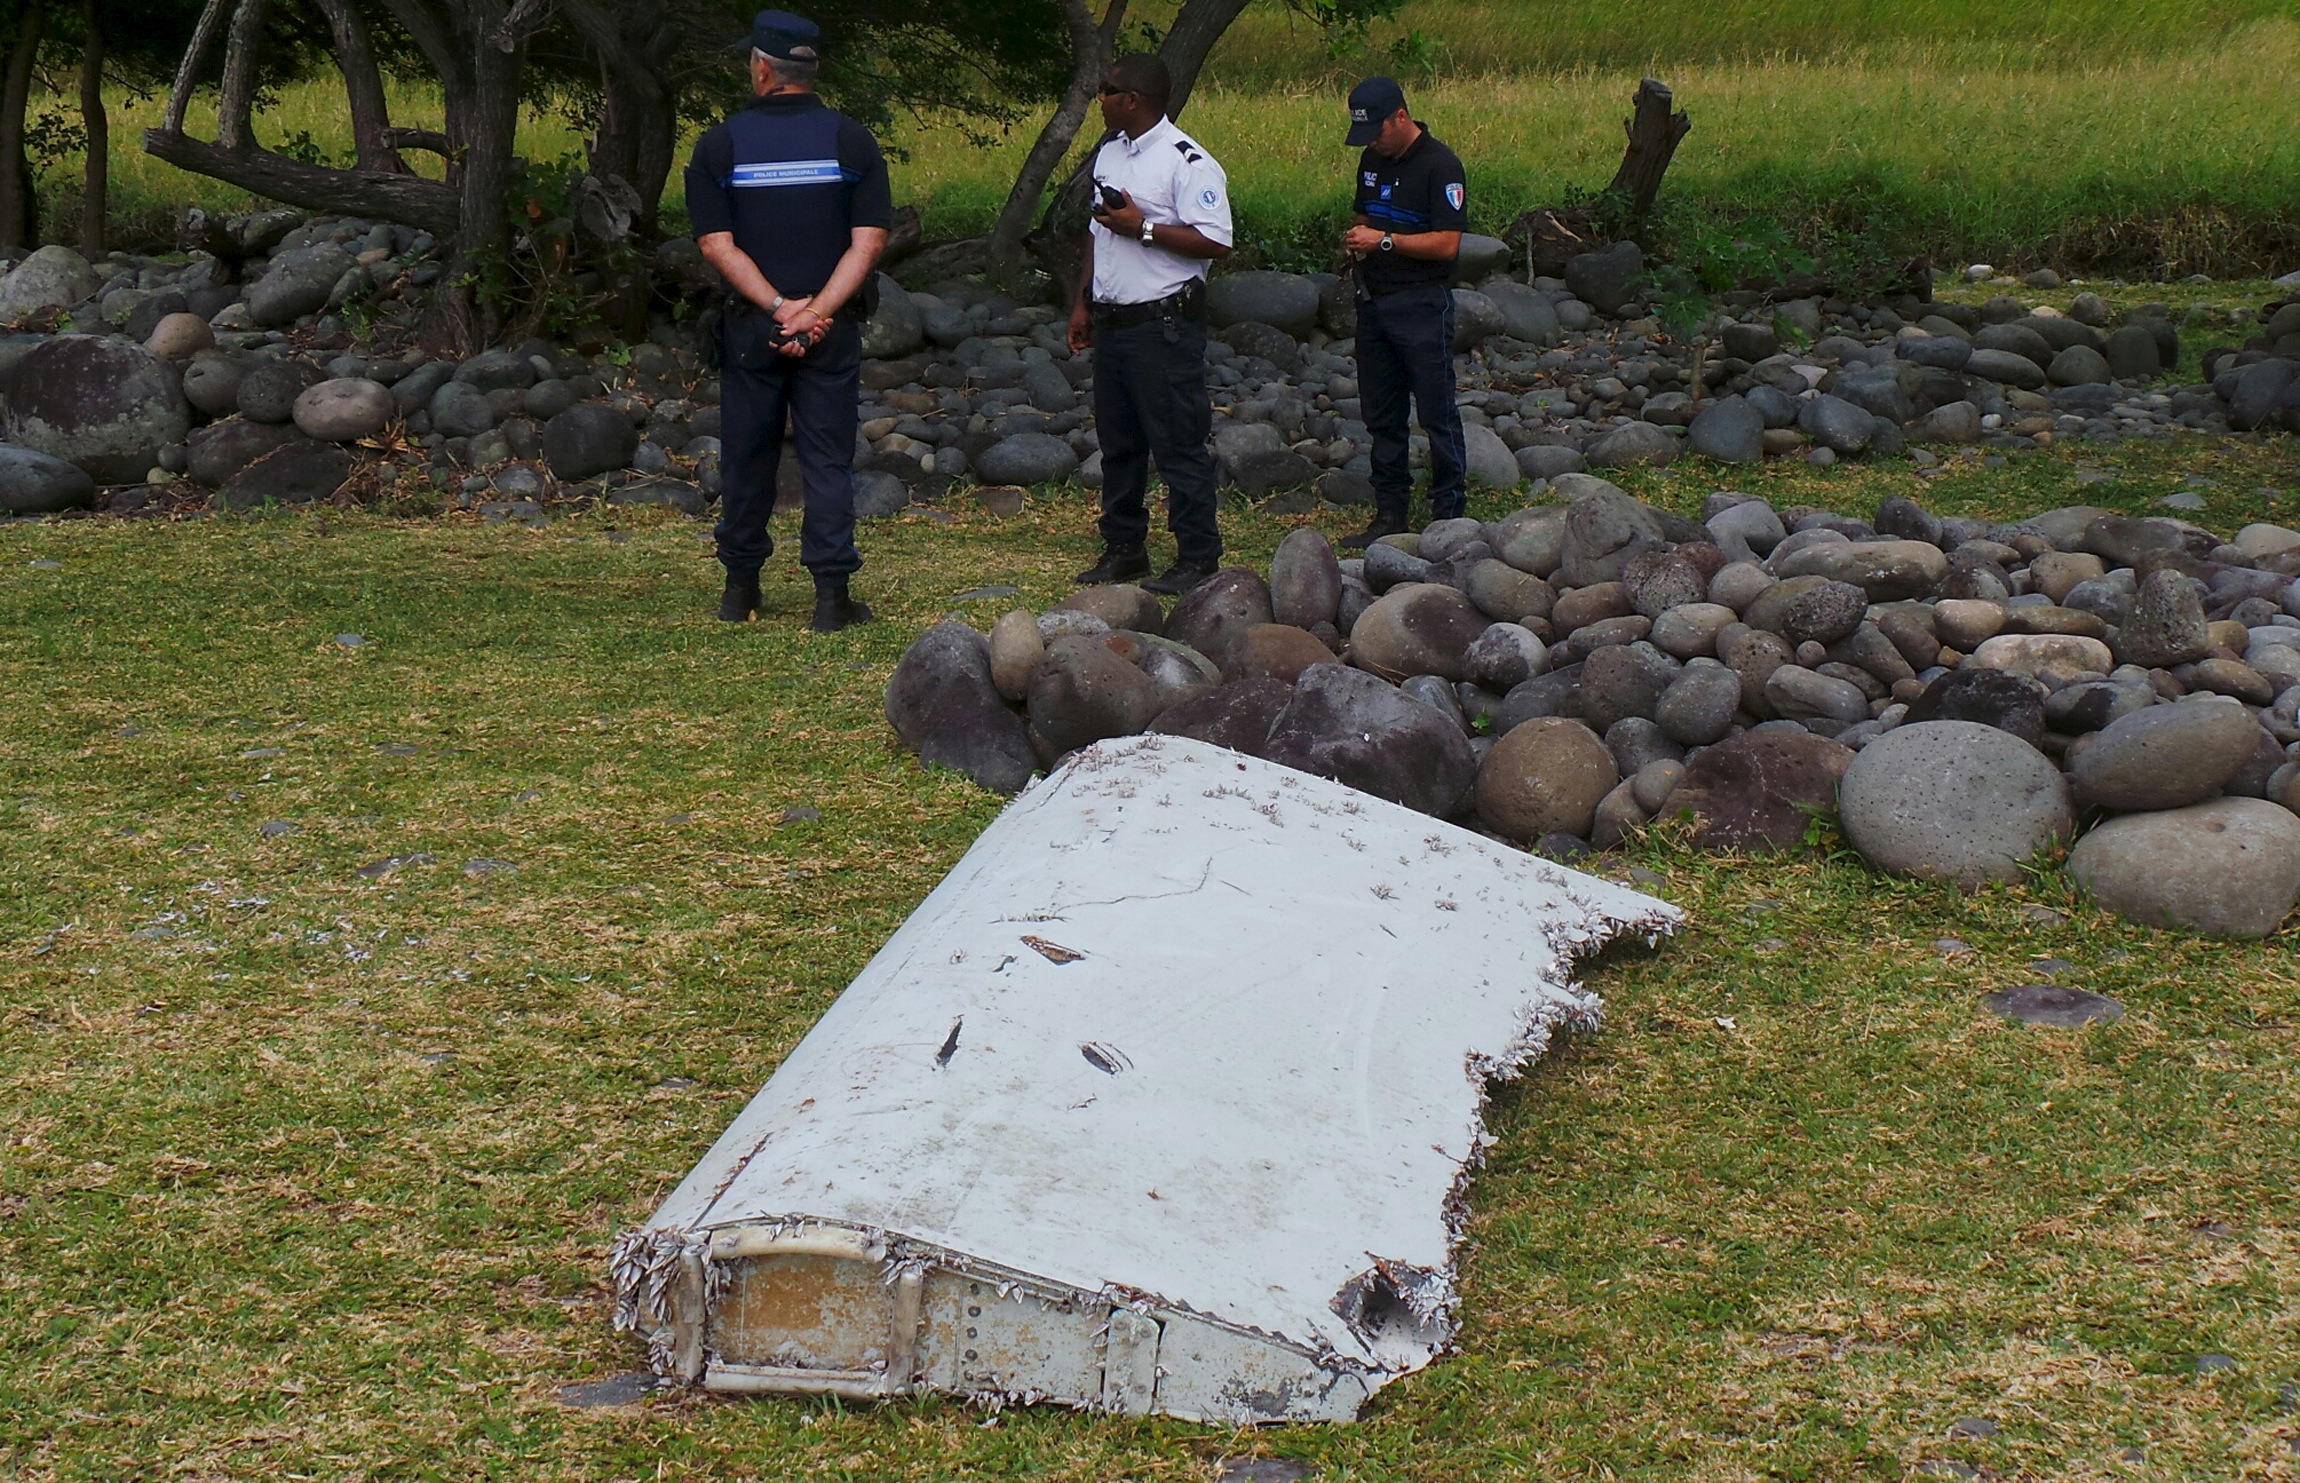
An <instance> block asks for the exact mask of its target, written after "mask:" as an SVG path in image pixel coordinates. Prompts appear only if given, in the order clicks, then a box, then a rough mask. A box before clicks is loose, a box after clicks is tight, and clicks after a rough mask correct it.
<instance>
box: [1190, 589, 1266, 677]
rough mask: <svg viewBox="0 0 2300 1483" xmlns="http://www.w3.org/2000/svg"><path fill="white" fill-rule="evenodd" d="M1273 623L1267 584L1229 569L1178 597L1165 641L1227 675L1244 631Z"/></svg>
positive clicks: (1244, 633)
mask: <svg viewBox="0 0 2300 1483" xmlns="http://www.w3.org/2000/svg"><path fill="white" fill-rule="evenodd" d="M1274 621H1276V615H1275V614H1274V613H1273V612H1272V611H1271V608H1270V584H1269V583H1267V582H1265V581H1263V580H1262V574H1261V573H1259V572H1257V571H1255V570H1254V569H1253V568H1251V567H1243V566H1230V567H1224V568H1223V569H1222V570H1220V571H1218V572H1216V573H1214V575H1213V576H1211V577H1208V578H1207V579H1206V580H1205V581H1203V582H1200V583H1199V584H1198V585H1197V586H1195V587H1193V588H1191V589H1190V590H1189V591H1188V592H1185V593H1183V594H1182V597H1181V599H1180V600H1179V601H1178V602H1176V603H1175V604H1174V611H1173V612H1171V613H1169V614H1167V615H1166V637H1168V638H1170V639H1172V640H1174V642H1176V643H1178V644H1185V645H1187V646H1189V647H1190V648H1192V649H1195V650H1197V651H1198V652H1199V653H1200V654H1203V655H1205V656H1206V657H1207V658H1208V659H1210V660H1212V661H1213V662H1214V664H1215V665H1216V666H1217V667H1218V668H1220V669H1221V670H1223V671H1224V672H1225V673H1227V672H1228V671H1229V669H1230V668H1231V660H1232V657H1233V651H1235V650H1236V648H1237V646H1238V644H1239V642H1240V641H1241V640H1242V639H1244V637H1245V635H1246V630H1247V629H1249V628H1253V627H1255V626H1257V625H1259V624H1263V623H1270V622H1274Z"/></svg>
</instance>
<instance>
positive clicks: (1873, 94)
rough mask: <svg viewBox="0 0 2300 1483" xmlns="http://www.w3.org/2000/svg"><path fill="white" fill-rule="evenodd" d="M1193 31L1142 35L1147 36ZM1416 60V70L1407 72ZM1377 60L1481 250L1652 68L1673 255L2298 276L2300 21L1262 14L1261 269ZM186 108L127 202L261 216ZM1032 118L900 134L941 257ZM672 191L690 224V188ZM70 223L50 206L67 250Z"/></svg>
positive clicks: (64, 187)
mask: <svg viewBox="0 0 2300 1483" xmlns="http://www.w3.org/2000/svg"><path fill="white" fill-rule="evenodd" d="M1171 10H1172V6H1171V4H1159V3H1152V4H1150V5H1149V6H1148V7H1147V8H1138V9H1137V10H1136V11H1134V12H1131V13H1130V14H1131V15H1132V16H1133V17H1134V18H1135V19H1137V20H1140V21H1145V22H1148V23H1151V24H1153V25H1155V24H1157V23H1159V22H1160V21H1162V20H1163V19H1165V18H1168V17H1169V15H1170V12H1171ZM1417 37H1418V38H1419V39H1418V40H1413V39H1412V38H1417ZM1401 38H1407V43H1406V44H1407V45H1408V46H1409V47H1410V48H1411V49H1412V50H1413V51H1414V55H1413V56H1409V57H1406V58H1404V59H1402V60H1400V59H1396V58H1394V57H1393V52H1394V51H1395V49H1396V48H1397V47H1398V46H1399V44H1400V40H1401ZM1140 39H1141V38H1140V37H1139V36H1137V37H1136V38H1135V40H1136V41H1137V42H1139V41H1140ZM1378 68H1393V69H1395V70H1397V71H1399V72H1401V73H1402V74H1403V75H1404V76H1405V78H1406V80H1407V83H1408V86H1409V88H1410V89H1411V95H1412V97H1413V100H1414V104H1415V108H1416V111H1417V113H1418V114H1420V115H1421V116H1423V117H1425V118H1426V119H1428V121H1429V122H1430V123H1431V124H1432V125H1433V126H1434V127H1435V128H1436V129H1437V130H1438V131H1439V133H1440V134H1442V135H1443V136H1444V137H1445V138H1446V139H1447V140H1448V142H1450V143H1451V144H1453V145H1454V146H1455V147H1456V148H1457V149H1458V150H1459V151H1460V152H1461V154H1462V156H1463V158H1464V160H1465V161H1466V163H1467V165H1468V168H1469V172H1470V182H1469V183H1470V187H1471V196H1472V214H1473V217H1474V218H1475V221H1476V224H1477V225H1478V226H1479V227H1480V229H1482V230H1486V231H1498V230H1500V229H1501V228H1502V227H1503V226H1504V225H1506V224H1507V223H1508V222H1509V221H1510V220H1512V219H1513V218H1514V217H1515V216H1516V215H1517V213H1518V212H1520V211H1522V210H1524V209H1525V208H1526V207H1528V206H1532V205H1556V204H1560V203H1562V202H1565V201H1567V200H1569V199H1570V198H1571V197H1572V195H1573V193H1574V192H1576V191H1590V190H1594V189H1596V188H1597V187H1599V186H1602V185H1604V184H1605V183H1606V182H1607V181H1608V180H1610V179H1611V178H1612V174H1613V170H1614V167H1615V165H1616V164H1618V162H1619V160H1620V155H1621V145H1622V136H1621V130H1620V122H1619V121H1620V119H1621V118H1622V117H1623V116H1624V115H1625V114H1626V112H1627V111H1628V104H1629V98H1630V94H1631V92H1632V90H1633V89H1634V88H1635V86H1636V83H1637V79H1638V77H1639V76H1640V75H1642V74H1645V73H1651V74H1654V75H1657V76H1659V77H1661V78H1663V79H1665V80H1666V81H1668V82H1670V83H1671V84H1673V85H1674V86H1675V88H1676V91H1677V98H1678V102H1679V105H1680V106H1681V107H1683V108H1684V109H1685V110H1687V112H1689V113H1690V115H1691V116H1692V119H1693V132H1692V134H1691V135H1690V136H1689V137H1688V138H1687V139H1686V141H1685V143H1684V144H1683V145H1682V146H1681V148H1680V149H1679V151H1678V154H1677V157H1676V161H1675V163H1674V165H1673V167H1672V169H1671V171H1670V174H1669V183H1668V187H1667V190H1666V192H1665V194H1664V197H1663V207H1664V211H1663V216H1662V219H1661V221H1660V222H1659V223H1658V225H1657V227H1656V231H1657V233H1658V236H1659V238H1660V240H1661V241H1662V243H1663V245H1665V246H1667V247H1668V248H1670V249H1671V250H1672V251H1674V252H1676V253H1677V254H1679V255H1680V257H1681V258H1698V257H1700V256H1702V255H1704V254H1714V253H1716V252H1718V251H1719V250H1721V249H1723V248H1724V247H1725V246H1726V245H1727V243H1728V242H1729V241H1730V240H1731V239H1733V238H1735V237H1744V238H1753V239H1755V240H1756V241H1757V242H1758V243H1759V244H1760V245H1761V246H1765V247H1769V248H1770V247H1776V246H1778V247H1780V248H1783V249H1786V248H1787V247H1788V246H1790V245H1791V244H1795V245H1797V246H1800V247H1802V248H1807V249H1810V248H1815V247H1820V248H1825V249H1828V250H1830V251H1832V252H1835V253H1837V254H1839V255H1841V256H1846V257H1852V256H1858V255H1860V254H1863V253H1881V254H1887V255H1893V256H1900V257H1905V256H1907V255H1909V254H1912V253H1915V252H1918V251H1926V252H1930V253H1932V254H1934V256H1935V260H1936V261H1938V262H1952V261H1954V262H1962V261H1966V260H1970V259H1973V258H1984V259H1987V260H1990V261H1994V262H1998V263H2006V262H2018V263H2020V264H2022V265H2024V266H2033V265H2036V264H2040V263H2042V264H2048V265H2052V266H2057V267H2060V268H2062V269H2064V270H2066V269H2082V270H2091V269H2095V268H2097V269H2100V270H2102V271H2119V272H2125V273H2130V274H2147V275H2149V276H2167V277H2177V276H2183V275H2186V274H2188V273H2192V272H2197V271H2204V272H2209V273H2212V274H2214V275H2215V276H2220V277H2229V276H2272V275H2274V274H2279V273H2284V272H2289V271H2291V270H2292V269H2293V268H2295V267H2300V207H2296V206H2295V204H2294V203H2295V202H2296V201H2300V87H2296V86H2294V84H2293V79H2294V78H2295V77H2296V76H2300V14H2296V13H2295V12H2294V10H2293V8H2292V6H2291V4H2290V3H2289V0H2225V3H2218V4H2204V3H2201V0H2133V3H2122V4H2111V3H2109V0H2056V3H2053V4H2047V5H2043V6H2010V7H2008V6H1994V7H1989V6H1982V5H1979V4H1976V3H1974V0H1912V3H1906V4H1891V5H1887V4H1884V3H1882V0H1858V3H1846V4H1837V3H1829V4H1823V3H1821V0H1769V3H1765V4H1757V5H1736V6H1719V5H1716V4H1713V3H1698V4H1697V3H1694V0H1640V3H1638V4H1635V5H1628V6H1624V5H1621V4H1618V3H1612V0H1608V3H1602V4H1601V3H1597V0H1563V3H1560V4H1557V5H1543V6H1538V7H1537V6H1533V5H1530V4H1527V3H1525V0H1504V3H1492V4H1476V3H1471V0H1413V3H1410V4H1408V5H1407V6H1406V7H1405V9H1404V11H1403V12H1402V13H1401V15H1400V17H1399V19H1398V20H1397V22H1396V23H1394V24H1385V25H1383V26H1380V27H1377V28H1375V30H1374V31H1373V32H1372V33H1371V35H1370V36H1369V38H1368V44H1367V46H1366V48H1365V49H1363V50H1361V51H1360V52H1357V53H1355V54H1352V55H1348V56H1341V57H1337V56H1334V55H1332V54H1331V53H1330V52H1329V50H1328V48H1327V45H1326V42H1325V40H1324V39H1323V38H1322V37H1321V36H1320V35H1319V33H1318V32H1317V31H1316V29H1315V28H1314V27H1311V26H1309V25H1308V24H1307V23H1306V22H1304V21H1302V20H1301V19H1300V18H1299V17H1298V16H1297V15H1295V14H1294V13H1293V12H1291V11H1289V10H1288V9H1286V8H1285V7H1283V6H1281V5H1278V4H1276V3H1275V0H1264V3H1263V4H1261V5H1258V6H1255V7H1254V8H1252V9H1250V10H1249V11H1248V12H1247V13H1246V15H1245V16H1244V17H1243V18H1242V19H1241V20H1240V21H1239V22H1238V24H1237V26H1236V27H1235V28H1234V29H1233V32H1232V34H1231V35H1230V36H1229V37H1228V38H1227V39H1226V40H1225V42H1224V43H1223V45H1222V47H1221V48H1220V49H1219V50H1218V51H1217V52H1216V54H1215V57H1214V59H1213V61H1212V63H1211V64H1210V66H1209V69H1208V72H1207V76H1206V79H1205V82H1204V85H1203V86H1202V87H1201V89H1200V91H1199V93H1198V95H1197V96H1196V98H1195V99H1194V100H1193V101H1192V102H1191V104H1190V105H1189V108H1188V109H1187V111H1186V112H1185V114H1184V122H1185V124H1186V125H1187V126H1188V127H1189V128H1190V129H1191V130H1192V131H1193V132H1194V133H1195V134H1196V135H1197V136H1198V137H1199V138H1200V139H1201V140H1202V141H1203V142H1204V143H1205V144H1206V145H1207V146H1208V147H1209V148H1210V149H1212V150H1213V152H1214V153H1215V155H1216V156H1217V157H1218V158H1220V159H1221V160H1222V161H1223V163H1224V164H1225V165H1226V166H1227V168H1228V170H1229V174H1230V179H1231V184H1232V194H1233V197H1234V199H1235V201H1236V206H1237V212H1238V217H1239V222H1240V233H1241V240H1242V241H1243V242H1244V243H1246V244H1248V245H1250V246H1252V247H1253V248H1255V249H1256V251H1255V253H1254V257H1255V258H1256V259H1258V260H1261V261H1264V262H1267V263H1276V264H1280V265H1284V266H1290V267H1323V266H1326V265H1327V264H1326V262H1325V259H1326V257H1327V256H1328V255H1329V253H1330V240H1329V239H1330V238H1331V237H1332V236H1333V234H1334V233H1335V232H1336V231H1338V230H1339V227H1340V225H1341V224H1342V221H1343V217H1344V215H1345V214H1346V211H1347V207H1348V202H1349V171H1350V169H1351V162H1352V160H1353V159H1354V155H1353V154H1352V152H1351V151H1348V150H1346V149H1344V148H1343V147H1342V146H1341V144H1340V142H1339V141H1340V138H1341V135H1342V132H1343V127H1344V126H1343V123H1342V114H1341V108H1342V103H1341V99H1342V94H1343V92H1344V90H1345V89H1346V88H1347V86H1348V84H1349V82H1350V80H1352V79H1353V78H1354V77H1356V76H1357V75H1359V74H1360V73H1362V72H1364V71H1368V70H1374V69H1378ZM393 93H394V101H393V109H394V116H395V118H396V120H397V121H398V122H400V123H403V124H411V125H412V124H421V125H427V126H430V127H438V126H439V123H440V119H439V107H440V105H439V101H438V98H437V95H436V92H434V91H433V90H431V89H430V88H428V87H427V86H425V85H422V84H420V83H415V82H407V83H401V84H397V85H395V86H394V88H393ZM833 101H836V100H835V99H834V100H833ZM163 107H164V100H163V99H161V98H145V99H141V100H138V99H132V98H129V97H126V96H116V97H115V99H114V103H113V114H114V116H113V123H112V130H113V137H114V139H115V141H117V143H118V146H119V147H118V148H117V150H116V152H115V163H114V173H113V193H114V208H115V212H116V214H117V215H118V216H119V217H120V218H121V219H122V221H123V222H124V223H127V222H133V223H135V224H137V225H138V226H139V228H140V229H141V230H142V231H143V232H145V233H146V234H157V235H158V236H159V237H162V238H164V237H165V236H166V235H167V233H168V231H169V230H170V224H171V223H172V221H173V218H174V215H175V213H176V212H177V211H179V210H180V209H181V207H182V206H183V204H184V203H185V202H187V201H194V202H200V203H204V204H207V205H209V206H211V207H216V208H219V209H241V208H245V207H246V206H248V205H249V204H250V201H249V198H248V197H247V196H246V195H245V194H244V193H242V192H238V191H236V190H234V189H232V188H231V187H228V186H224V185H222V184H221V183H219V182H216V181H212V180H206V179H203V178H200V177H196V176H190V175H186V174H184V173H183V172H181V171H178V170H176V169H174V168H173V167H171V166H167V165H164V164H161V163H160V162H158V161H156V160H153V159H151V158H150V157H149V156H146V155H144V154H142V153H141V152H140V150H139V148H138V147H137V144H138V140H139V139H140V135H141V131H142V129H143V128H145V127H146V126H148V125H150V124H153V123H156V122H157V121H158V118H159V115H160V113H161V111H162V109H163ZM210 111H212V100H203V102H202V104H201V105H199V106H195V108H194V109H193V111H192V115H191V126H192V128H193V130H194V131H195V132H198V133H202V134H203V136H204V134H205V132H206V131H209V130H211V129H212V123H211V122H210V120H209V116H208V115H209V112H210ZM1036 127H1037V121H1036V119H1035V118H1034V119H1032V120H1031V121H1030V122H1029V123H1028V124H1027V125H1025V126H1023V127H1021V128H1018V129H1016V130H1014V131H1013V132H1012V133H1010V134H1009V135H1008V136H1007V137H1006V138H1005V139H1004V141H1003V142H1001V143H997V144H994V145H992V146H991V147H988V148H984V147H980V146H979V145H978V144H977V143H976V142H975V140H974V139H972V138H971V137H970V136H969V131H967V130H963V129H961V128H959V127H957V126H955V125H954V124H953V123H952V121H950V120H948V119H944V118H939V117H933V116H929V117H926V118H923V119H916V120H912V119H904V120H902V121H901V122H900V123H899V124H898V126H897V127H896V128H894V129H893V130H891V131H890V133H889V135H888V142H889V143H890V144H891V145H894V146H896V147H897V148H898V149H899V150H901V151H902V152H903V154H904V158H903V159H901V160H900V161H899V162H898V163H897V165H896V167H895V188H896V196H897V199H898V200H901V201H906V202H911V203H914V204H916V205H918V206H919V207H920V208H921V210H922V212H923V214H924V217H925V221H926V226H927V230H928V232H929V234H930V235H932V236H938V237H939V236H962V235H967V234H971V233H976V232H981V231H985V230H987V229H988V227H989V225H990V222H991V221H992V219H993V218H994V217H995V216H996V213H997V211H998V208H999V205H1000V204H1001V203H1002V202H1003V201H1004V199H1005V195H1006V191H1007V189H1008V187H1009V185H1010V184H1011V182H1012V180H1013V178H1014V171H1015V169H1016V167H1017V166H1018V165H1019V164H1020V162H1021V159H1022V156H1023V154H1024V152H1025V151H1026V150H1027V149H1028V148H1029V145H1030V142H1031V140H1032V138H1033V137H1034V136H1035V130H1036ZM257 129H258V133H259V135H260V136H261V137H262V138H263V139H264V140H265V141H266V142H268V143H272V144H278V143H280V142H282V141H286V140H292V139H296V138H297V137H299V136H304V135H308V136H309V138H310V140H311V142H312V143H313V145H315V146H316V147H317V148H319V149H321V150H322V151H324V152H327V153H329V154H331V155H334V156H338V157H342V156H346V155H348V151H349V142H350V135H349V123H348V119H347V117H346V115H345V111H344V105H343V98H342V93H341V90H340V87H339V86H337V85H335V84H334V83H333V82H332V81H329V80H325V79H322V80H315V81H311V82H306V83H300V84H295V85H291V86H288V87H285V88H283V89H281V90H280V92H279V94H278V96H277V98H276V100H275V101H274V103H273V105H272V106H271V107H269V108H267V109H266V110H265V111H264V112H263V113H262V115H261V116H259V118H258V120H257ZM581 146H582V138H581V132H580V131H579V130H578V129H576V128H574V127H573V126H572V125H570V124H569V123H568V122H567V121H566V120H565V119H564V118H561V117H559V116H558V115H556V114H554V113H551V112H548V111H543V110H537V111H534V112H532V113H531V114H530V116H529V117H528V118H527V120H526V121H525V124H524V126H523V129H522V134H521V148H522V149H523V150H525V151H526V152H527V153H528V154H529V155H530V156H531V157H533V158H535V159H538V160H551V159H557V158H560V157H563V156H567V155H570V154H575V153H577V152H579V151H580V149H581ZM680 158H681V161H682V162H683V161H684V158H685V151H684V149H682V151H681V155H680ZM411 159H412V160H413V161H414V163H415V164H416V165H417V166H418V167H419V168H423V169H426V170H430V169H434V168H436V161H434V160H432V159H431V158H430V157H428V156H423V155H420V154H419V155H415V156H411ZM78 170H79V164H78V161H77V159H76V158H64V159H59V160H56V161H54V162H53V163H52V164H51V166H50V167H49V169H48V172H47V177H46V178H47V180H48V182H49V185H50V187H51V189H52V190H53V191H54V192H57V193H59V194H58V198H57V201H56V203H55V204H56V205H57V206H58V207H60V208H69V206H70V201H69V199H67V198H68V197H69V194H70V192H71V191H72V190H74V189H76V187H75V186H74V185H73V183H72V182H74V181H75V180H76V179H77V175H78ZM667 201H668V203H669V204H670V205H671V206H672V207H673V209H674V211H680V210H683V199H682V195H681V190H680V185H679V178H678V172H677V171H676V170H674V172H673V175H672V180H671V185H670V191H669V194H668V196H667ZM75 219H76V218H74V217H72V216H71V215H70V212H69V210H68V209H59V210H57V211H55V212H54V213H52V225H54V226H55V227H56V228H58V229H67V230H68V229H69V226H70V222H71V221H72V220H75Z"/></svg>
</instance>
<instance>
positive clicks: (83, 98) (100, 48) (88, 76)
mask: <svg viewBox="0 0 2300 1483" xmlns="http://www.w3.org/2000/svg"><path fill="white" fill-rule="evenodd" d="M80 21H81V24H82V25H83V26H85V27H86V29H87V32H88V38H87V45H88V50H87V52H86V53H85V54H83V55H82V56H81V58H80V127H81V128H82V129H83V130H85V131H86V132H87V135H88V149H87V158H86V162H85V163H84V164H83V166H82V167H81V171H80V255H81V256H82V257H87V258H97V257H102V256H103V255H104V228H105V224H106V217H107V216H108V214H109V212H110V210H111V203H110V194H111V192H110V185H111V178H112V177H111V169H112V121H111V118H110V116H109V115H107V114H106V113H105V112H104V26H103V20H102V18H101V17H100V16H99V15H98V14H97V11H96V0H80Z"/></svg>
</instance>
